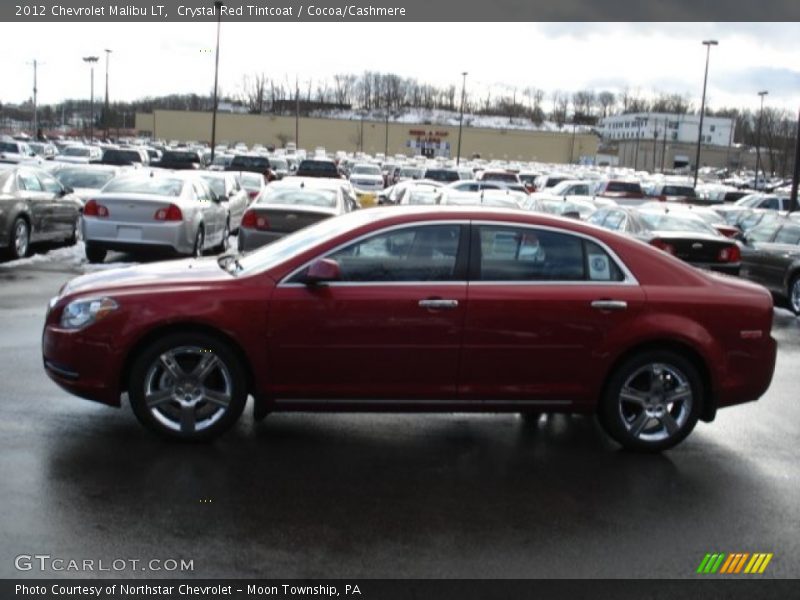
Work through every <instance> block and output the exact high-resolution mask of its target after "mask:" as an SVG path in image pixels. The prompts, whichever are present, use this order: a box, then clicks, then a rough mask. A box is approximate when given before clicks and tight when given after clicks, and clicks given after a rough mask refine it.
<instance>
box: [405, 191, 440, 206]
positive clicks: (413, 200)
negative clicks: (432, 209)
mask: <svg viewBox="0 0 800 600" xmlns="http://www.w3.org/2000/svg"><path fill="white" fill-rule="evenodd" d="M438 194H439V191H438V190H412V191H411V192H409V194H408V203H409V204H436V196H437V195H438Z"/></svg>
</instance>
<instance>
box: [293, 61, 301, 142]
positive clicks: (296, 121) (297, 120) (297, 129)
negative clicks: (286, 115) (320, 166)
mask: <svg viewBox="0 0 800 600" xmlns="http://www.w3.org/2000/svg"><path fill="white" fill-rule="evenodd" d="M294 147H295V149H297V148H299V147H300V81H299V80H298V79H297V75H295V76H294Z"/></svg>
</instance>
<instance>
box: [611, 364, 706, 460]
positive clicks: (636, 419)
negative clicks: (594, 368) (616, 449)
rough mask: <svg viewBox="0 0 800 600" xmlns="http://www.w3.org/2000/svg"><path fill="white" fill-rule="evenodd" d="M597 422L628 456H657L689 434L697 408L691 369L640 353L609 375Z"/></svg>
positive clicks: (697, 388) (698, 389)
mask: <svg viewBox="0 0 800 600" xmlns="http://www.w3.org/2000/svg"><path fill="white" fill-rule="evenodd" d="M601 402H602V404H601V406H600V415H599V416H600V422H601V423H602V425H603V427H604V428H605V430H606V432H607V433H608V434H609V435H610V436H611V437H612V438H614V439H615V440H616V441H617V442H619V443H620V444H622V446H623V447H625V448H626V449H628V450H636V451H642V452H660V451H662V450H666V449H667V448H671V447H673V446H675V445H676V444H678V443H679V442H681V441H682V440H683V439H684V438H685V437H686V436H687V435H689V433H691V431H692V429H693V428H694V426H695V425H696V424H697V420H698V418H699V415H700V409H701V407H702V404H703V385H702V382H701V380H700V376H699V374H698V372H697V369H696V368H695V367H694V366H693V365H692V364H691V363H690V362H689V361H688V360H686V359H685V358H684V357H683V356H681V355H679V354H676V353H674V352H670V351H651V352H644V353H642V354H640V355H638V356H635V357H633V358H631V359H628V360H627V361H625V362H624V363H623V364H622V365H620V367H619V368H618V369H617V370H616V371H615V372H614V373H613V374H612V375H611V379H610V380H609V382H608V385H607V388H606V392H605V395H604V397H603V398H602V400H601Z"/></svg>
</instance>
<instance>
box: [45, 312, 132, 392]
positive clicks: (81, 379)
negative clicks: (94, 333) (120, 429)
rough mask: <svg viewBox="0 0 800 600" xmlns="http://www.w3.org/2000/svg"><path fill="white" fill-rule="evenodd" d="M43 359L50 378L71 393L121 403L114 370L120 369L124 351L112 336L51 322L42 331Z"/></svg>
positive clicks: (116, 371) (117, 371)
mask: <svg viewBox="0 0 800 600" xmlns="http://www.w3.org/2000/svg"><path fill="white" fill-rule="evenodd" d="M42 359H43V362H44V370H45V372H46V373H47V375H48V376H49V377H50V379H52V380H53V381H54V382H55V383H57V384H58V385H59V386H60V387H61V388H63V389H64V390H66V391H68V392H69V393H70V394H74V395H76V396H79V397H81V398H85V399H87V400H93V401H95V402H101V403H103V404H108V405H110V406H119V405H120V386H119V381H118V380H117V379H118V378H115V377H114V376H113V374H117V373H119V367H120V364H121V355H120V354H119V353H118V352H117V350H116V349H115V347H114V344H113V340H111V339H107V340H106V339H98V340H94V339H91V338H88V337H87V336H86V334H85V332H84V331H80V330H79V331H72V330H66V329H61V328H59V327H54V326H52V325H48V326H46V327H45V329H44V333H43V334H42Z"/></svg>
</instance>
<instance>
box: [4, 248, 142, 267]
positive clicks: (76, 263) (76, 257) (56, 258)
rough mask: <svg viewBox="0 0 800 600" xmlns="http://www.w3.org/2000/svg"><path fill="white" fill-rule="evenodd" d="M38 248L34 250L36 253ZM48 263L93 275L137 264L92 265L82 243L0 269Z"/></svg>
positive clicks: (5, 264)
mask: <svg viewBox="0 0 800 600" xmlns="http://www.w3.org/2000/svg"><path fill="white" fill-rule="evenodd" d="M35 250H36V248H34V251H35ZM48 263H58V264H60V265H66V266H69V267H75V268H78V269H80V270H81V271H82V272H83V273H92V272H94V271H105V270H108V269H117V268H119V267H129V266H131V265H135V264H137V263H133V262H108V263H102V264H90V263H89V261H88V260H87V259H86V251H85V249H84V244H83V242H82V241H79V242H78V243H76V244H74V245H72V246H67V247H65V248H56V249H54V250H50V251H48V252H41V253H38V252H37V253H36V254H33V255H32V256H28V257H26V258H20V259H19V260H11V261H7V262H3V263H0V269H13V268H15V267H24V266H28V265H41V264H48Z"/></svg>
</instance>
